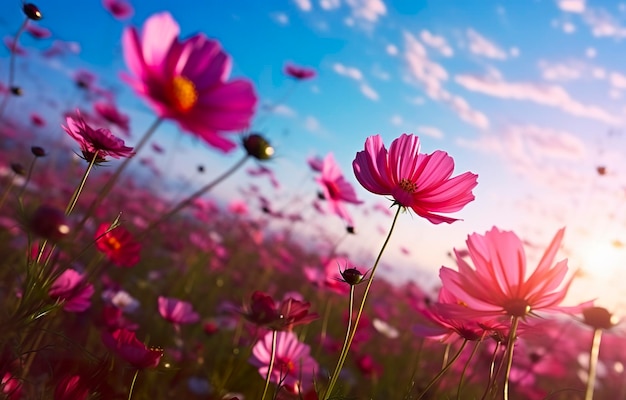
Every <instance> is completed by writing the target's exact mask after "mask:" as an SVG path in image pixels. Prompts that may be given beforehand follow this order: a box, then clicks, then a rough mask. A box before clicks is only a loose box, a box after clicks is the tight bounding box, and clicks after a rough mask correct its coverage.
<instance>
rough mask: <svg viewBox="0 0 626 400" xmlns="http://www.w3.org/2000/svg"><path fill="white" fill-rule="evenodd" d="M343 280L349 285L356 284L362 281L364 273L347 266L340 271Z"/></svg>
mask: <svg viewBox="0 0 626 400" xmlns="http://www.w3.org/2000/svg"><path fill="white" fill-rule="evenodd" d="M340 274H341V277H342V278H343V281H344V282H346V283H347V284H348V285H350V286H354V285H358V284H359V283H361V282H362V281H363V278H364V277H365V275H363V274H362V273H361V271H359V270H358V269H356V268H347V269H345V270H343V271H341V272H340Z"/></svg>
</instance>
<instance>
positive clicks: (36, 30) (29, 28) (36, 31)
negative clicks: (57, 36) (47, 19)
mask: <svg viewBox="0 0 626 400" xmlns="http://www.w3.org/2000/svg"><path fill="white" fill-rule="evenodd" d="M26 32H28V33H29V34H30V35H31V36H32V37H34V38H35V39H47V38H49V37H50V36H52V32H50V30H49V29H46V28H42V27H41V26H37V25H33V23H32V22H31V21H28V24H27V25H26Z"/></svg>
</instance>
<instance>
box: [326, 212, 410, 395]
mask: <svg viewBox="0 0 626 400" xmlns="http://www.w3.org/2000/svg"><path fill="white" fill-rule="evenodd" d="M401 210H402V207H400V206H399V205H398V210H397V211H396V215H394V217H393V221H392V222H391V227H390V228H389V233H388V234H387V237H386V238H385V242H384V243H383V246H382V247H381V249H380V252H378V256H377V257H376V261H375V262H374V266H373V267H372V273H371V274H370V277H369V279H368V280H367V285H366V286H365V291H364V292H363V298H362V299H361V305H360V306H359V312H358V313H357V315H356V319H355V320H354V327H353V328H352V332H351V333H350V337H349V338H348V340H347V341H346V342H345V343H344V346H343V348H342V349H341V353H340V355H339V362H338V363H337V366H336V367H335V372H333V375H332V377H331V380H330V383H329V386H328V389H327V390H326V394H325V395H324V400H328V399H329V397H330V395H331V393H332V390H333V387H334V386H335V384H336V383H337V378H338V377H339V373H340V372H341V369H342V368H343V364H344V363H345V361H346V358H347V356H348V351H349V350H350V345H351V344H352V340H353V339H354V335H356V330H357V328H358V327H359V321H360V320H361V315H362V314H363V309H364V308H365V301H366V300H367V295H368V293H369V291H370V288H371V287H372V282H374V275H375V274H376V269H377V268H378V264H379V263H380V259H381V258H382V255H383V252H384V251H385V248H386V247H387V244H388V243H389V239H391V234H392V233H393V229H394V227H395V226H396V222H397V221H398V216H399V215H400V211H401ZM350 317H352V315H350Z"/></svg>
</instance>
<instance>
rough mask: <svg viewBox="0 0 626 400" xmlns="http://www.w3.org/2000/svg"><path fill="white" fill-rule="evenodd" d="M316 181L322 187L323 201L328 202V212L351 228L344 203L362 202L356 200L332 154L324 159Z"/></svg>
mask: <svg viewBox="0 0 626 400" xmlns="http://www.w3.org/2000/svg"><path fill="white" fill-rule="evenodd" d="M316 181H317V183H319V184H320V185H321V186H322V190H323V194H324V199H325V200H326V201H327V202H328V208H329V209H330V211H331V212H332V213H334V214H335V215H337V216H339V218H341V219H343V220H344V221H346V223H347V224H348V225H350V226H352V217H351V216H350V214H349V213H348V210H347V209H346V207H345V205H344V203H351V204H361V203H363V202H362V201H361V200H359V199H357V198H356V192H355V191H354V188H353V187H352V185H350V183H348V181H346V178H344V176H343V174H342V173H341V170H340V169H339V165H337V163H336V162H335V158H334V157H333V154H332V153H329V154H328V155H327V156H326V157H325V158H324V162H323V164H322V175H321V176H320V177H318V178H317V179H316Z"/></svg>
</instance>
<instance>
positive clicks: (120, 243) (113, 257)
mask: <svg viewBox="0 0 626 400" xmlns="http://www.w3.org/2000/svg"><path fill="white" fill-rule="evenodd" d="M95 240H96V248H97V249H98V250H99V251H100V252H101V253H103V254H104V255H105V256H106V257H107V258H108V259H109V260H110V261H111V262H112V263H114V264H115V265H118V266H120V267H132V266H133V265H135V264H137V263H138V262H139V260H140V259H141V243H139V242H138V241H136V240H135V238H134V237H133V235H132V234H131V233H130V232H129V231H128V229H126V228H124V227H123V226H121V225H120V226H117V227H115V228H113V229H110V224H108V223H106V222H104V223H102V224H100V226H99V227H98V229H97V230H96V234H95Z"/></svg>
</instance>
